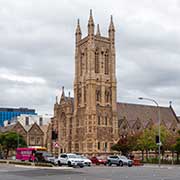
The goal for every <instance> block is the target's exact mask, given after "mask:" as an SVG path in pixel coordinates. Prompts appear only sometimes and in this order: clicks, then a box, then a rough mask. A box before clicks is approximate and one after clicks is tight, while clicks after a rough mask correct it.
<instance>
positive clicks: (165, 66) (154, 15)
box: [0, 0, 180, 115]
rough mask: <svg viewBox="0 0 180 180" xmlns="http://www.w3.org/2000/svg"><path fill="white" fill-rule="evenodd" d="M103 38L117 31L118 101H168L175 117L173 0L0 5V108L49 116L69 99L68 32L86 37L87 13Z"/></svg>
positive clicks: (12, 0)
mask: <svg viewBox="0 0 180 180" xmlns="http://www.w3.org/2000/svg"><path fill="white" fill-rule="evenodd" d="M90 9H92V10H93V16H94V21H95V23H96V24H97V23H99V24H100V29H101V34H103V36H106V35H107V29H108V26H109V21H110V15H111V14H112V15H113V18H114V24H115V28H116V63H117V68H116V70H117V73H116V74H117V80H118V81H117V87H118V88H117V96H118V101H120V102H128V103H145V104H151V103H150V102H141V101H139V100H138V99H137V98H138V97H139V96H143V97H148V98H154V99H155V100H157V101H158V102H159V104H160V105H162V106H169V101H172V105H173V107H174V109H175V111H176V113H177V114H178V115H180V1H179V0H156V1H153V0H136V1H134V0H0V89H1V93H0V106H1V107H28V108H35V109H36V110H37V112H38V113H39V114H43V113H52V112H53V104H54V102H55V96H56V95H60V93H61V87H62V86H65V89H66V94H68V91H71V94H72V93H73V79H74V44H75V43H74V31H75V27H76V22H77V18H80V24H81V28H82V33H83V36H86V34H87V21H88V17H89V10H90Z"/></svg>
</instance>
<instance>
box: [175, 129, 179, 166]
mask: <svg viewBox="0 0 180 180" xmlns="http://www.w3.org/2000/svg"><path fill="white" fill-rule="evenodd" d="M178 134H179V136H178V137H177V139H176V144H175V146H174V149H175V151H176V153H177V162H178V163H179V155H180V130H179V131H178Z"/></svg>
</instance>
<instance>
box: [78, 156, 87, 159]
mask: <svg viewBox="0 0 180 180" xmlns="http://www.w3.org/2000/svg"><path fill="white" fill-rule="evenodd" d="M80 158H82V159H88V158H87V157H85V156H80Z"/></svg>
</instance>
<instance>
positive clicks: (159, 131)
mask: <svg viewBox="0 0 180 180" xmlns="http://www.w3.org/2000/svg"><path fill="white" fill-rule="evenodd" d="M138 99H139V100H147V101H151V102H153V103H155V104H156V106H157V114H158V136H159V138H158V165H159V167H160V165H161V115H160V108H159V104H158V103H157V101H155V100H154V99H150V98H144V97H139V98H138Z"/></svg>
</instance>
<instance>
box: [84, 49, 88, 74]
mask: <svg viewBox="0 0 180 180" xmlns="http://www.w3.org/2000/svg"><path fill="white" fill-rule="evenodd" d="M84 54H85V62H86V72H88V53H87V48H86V49H85V53H84Z"/></svg>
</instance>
